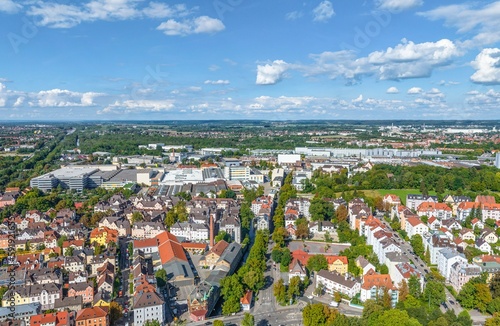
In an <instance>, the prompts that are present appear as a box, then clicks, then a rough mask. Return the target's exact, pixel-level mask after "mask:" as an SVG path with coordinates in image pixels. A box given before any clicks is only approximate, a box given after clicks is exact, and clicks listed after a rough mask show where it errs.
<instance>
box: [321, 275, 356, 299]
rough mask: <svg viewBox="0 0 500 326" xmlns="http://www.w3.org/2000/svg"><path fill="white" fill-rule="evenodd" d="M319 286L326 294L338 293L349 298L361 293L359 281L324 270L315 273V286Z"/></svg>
mask: <svg viewBox="0 0 500 326" xmlns="http://www.w3.org/2000/svg"><path fill="white" fill-rule="evenodd" d="M320 284H321V285H322V286H323V289H324V291H325V292H326V293H328V294H333V293H335V292H340V293H342V294H345V295H347V296H348V297H350V298H352V297H354V296H355V295H356V294H358V293H359V292H360V291H361V281H360V280H359V279H357V278H354V277H349V276H348V275H341V274H339V273H337V272H329V271H326V270H321V271H319V272H317V273H316V286H318V285H320Z"/></svg>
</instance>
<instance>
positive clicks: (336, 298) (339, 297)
mask: <svg viewBox="0 0 500 326" xmlns="http://www.w3.org/2000/svg"><path fill="white" fill-rule="evenodd" d="M333 301H335V302H338V303H340V301H342V295H341V294H340V292H339V291H335V292H334V293H333Z"/></svg>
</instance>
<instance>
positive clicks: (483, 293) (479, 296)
mask: <svg viewBox="0 0 500 326" xmlns="http://www.w3.org/2000/svg"><path fill="white" fill-rule="evenodd" d="M474 286H475V288H476V308H477V309H478V310H479V311H481V312H483V313H484V312H485V311H486V308H487V307H488V304H489V303H490V302H491V300H492V299H491V293H490V290H489V288H488V285H486V284H484V283H477V284H475V285H474Z"/></svg>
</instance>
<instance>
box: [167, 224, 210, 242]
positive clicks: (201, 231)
mask: <svg viewBox="0 0 500 326" xmlns="http://www.w3.org/2000/svg"><path fill="white" fill-rule="evenodd" d="M170 233H172V234H173V235H175V236H176V237H177V238H178V239H179V240H180V241H194V242H200V241H208V237H209V234H208V233H209V232H208V226H206V225H204V224H198V223H193V222H177V223H175V224H174V225H172V226H171V227H170Z"/></svg>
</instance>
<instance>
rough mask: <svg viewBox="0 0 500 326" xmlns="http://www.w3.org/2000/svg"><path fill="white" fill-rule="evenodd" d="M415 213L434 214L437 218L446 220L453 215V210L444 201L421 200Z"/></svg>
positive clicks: (420, 214)
mask: <svg viewBox="0 0 500 326" xmlns="http://www.w3.org/2000/svg"><path fill="white" fill-rule="evenodd" d="M416 211H417V215H418V216H420V217H422V216H427V217H430V216H434V217H436V218H437V219H439V220H447V219H450V218H452V217H453V210H452V209H451V208H450V207H449V206H448V205H446V204H445V203H436V202H433V201H432V202H423V203H421V204H420V205H419V206H418V207H417V210H416Z"/></svg>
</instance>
